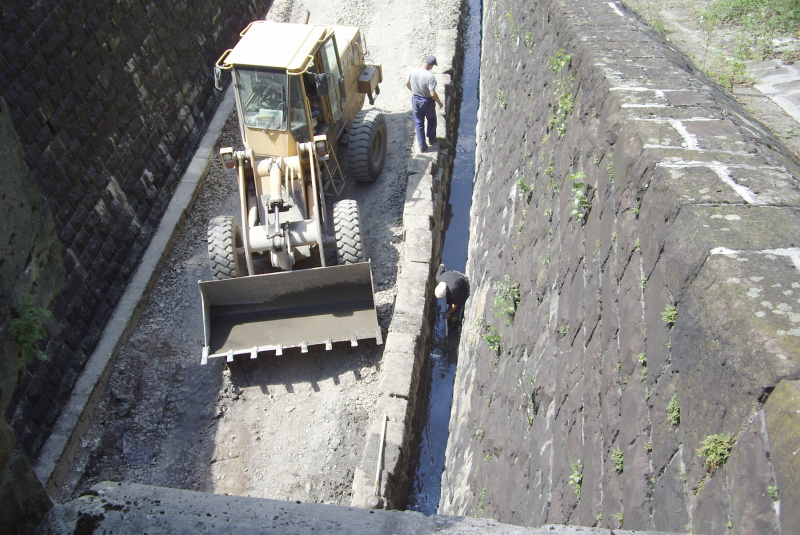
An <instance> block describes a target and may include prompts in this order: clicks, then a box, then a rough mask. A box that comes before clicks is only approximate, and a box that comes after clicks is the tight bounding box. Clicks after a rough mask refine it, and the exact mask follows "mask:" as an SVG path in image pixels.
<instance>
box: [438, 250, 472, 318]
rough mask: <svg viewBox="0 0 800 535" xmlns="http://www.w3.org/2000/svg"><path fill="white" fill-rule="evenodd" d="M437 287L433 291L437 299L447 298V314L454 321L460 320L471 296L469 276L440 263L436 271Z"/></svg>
mask: <svg viewBox="0 0 800 535" xmlns="http://www.w3.org/2000/svg"><path fill="white" fill-rule="evenodd" d="M436 282H437V283H438V284H437V285H436V289H435V290H434V291H433V293H434V295H435V296H436V298H437V299H445V300H446V302H447V311H445V316H446V317H447V318H448V319H449V320H450V321H452V322H456V321H458V318H459V316H460V315H461V312H462V311H463V308H464V303H466V302H467V298H468V297H469V281H468V280H467V276H466V275H464V274H463V273H459V272H458V271H445V270H444V264H439V270H438V271H437V272H436Z"/></svg>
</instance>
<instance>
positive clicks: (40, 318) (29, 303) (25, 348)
mask: <svg viewBox="0 0 800 535" xmlns="http://www.w3.org/2000/svg"><path fill="white" fill-rule="evenodd" d="M51 317H52V313H51V312H50V311H49V310H47V309H44V308H39V307H37V306H36V305H35V304H34V297H33V296H32V295H29V296H27V297H26V298H25V299H24V300H23V301H22V303H21V304H20V306H19V308H18V309H17V311H16V316H14V317H13V318H12V319H11V321H10V322H9V326H10V330H11V337H12V338H13V339H14V341H15V342H16V343H17V344H19V345H20V347H21V348H22V360H23V362H24V363H25V364H27V363H29V362H30V361H31V359H32V357H34V356H35V357H36V358H38V359H40V360H46V358H47V355H45V354H44V352H43V351H42V350H41V349H39V348H38V347H36V345H37V344H38V343H39V342H40V341H42V340H44V339H45V338H47V330H46V329H45V328H44V325H43V323H44V321H45V320H46V319H49V318H51Z"/></svg>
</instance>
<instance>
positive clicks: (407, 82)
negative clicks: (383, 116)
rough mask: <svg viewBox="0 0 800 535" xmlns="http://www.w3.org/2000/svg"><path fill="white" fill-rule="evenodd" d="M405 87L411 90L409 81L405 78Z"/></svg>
mask: <svg viewBox="0 0 800 535" xmlns="http://www.w3.org/2000/svg"><path fill="white" fill-rule="evenodd" d="M406 87H407V88H408V89H409V91H410V90H411V82H409V81H408V80H406Z"/></svg>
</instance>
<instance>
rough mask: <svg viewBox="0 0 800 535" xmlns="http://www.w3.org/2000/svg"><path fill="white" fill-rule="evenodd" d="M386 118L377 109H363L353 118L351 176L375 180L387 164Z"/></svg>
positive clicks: (359, 180)
mask: <svg viewBox="0 0 800 535" xmlns="http://www.w3.org/2000/svg"><path fill="white" fill-rule="evenodd" d="M387 142H388V137H387V134H386V119H384V117H383V114H382V113H381V112H379V111H378V110H376V109H370V110H361V111H360V112H358V114H357V115H356V118H355V119H353V125H352V126H351V127H350V136H349V138H348V142H347V150H348V153H349V154H348V155H347V156H348V164H349V168H350V176H352V177H353V178H354V179H355V180H356V181H357V182H375V180H376V179H377V178H378V176H379V175H380V174H381V171H383V166H384V165H385V164H386V144H387Z"/></svg>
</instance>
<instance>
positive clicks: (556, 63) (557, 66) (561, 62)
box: [547, 48, 572, 73]
mask: <svg viewBox="0 0 800 535" xmlns="http://www.w3.org/2000/svg"><path fill="white" fill-rule="evenodd" d="M571 59H572V54H567V53H566V52H565V51H564V49H563V48H560V49H558V50H557V51H556V55H555V56H552V57H549V58H547V66H548V67H549V68H550V70H551V71H553V72H555V73H559V72H561V70H562V69H563V68H564V67H566V66H567V64H568V63H569V62H570V60H571Z"/></svg>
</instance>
